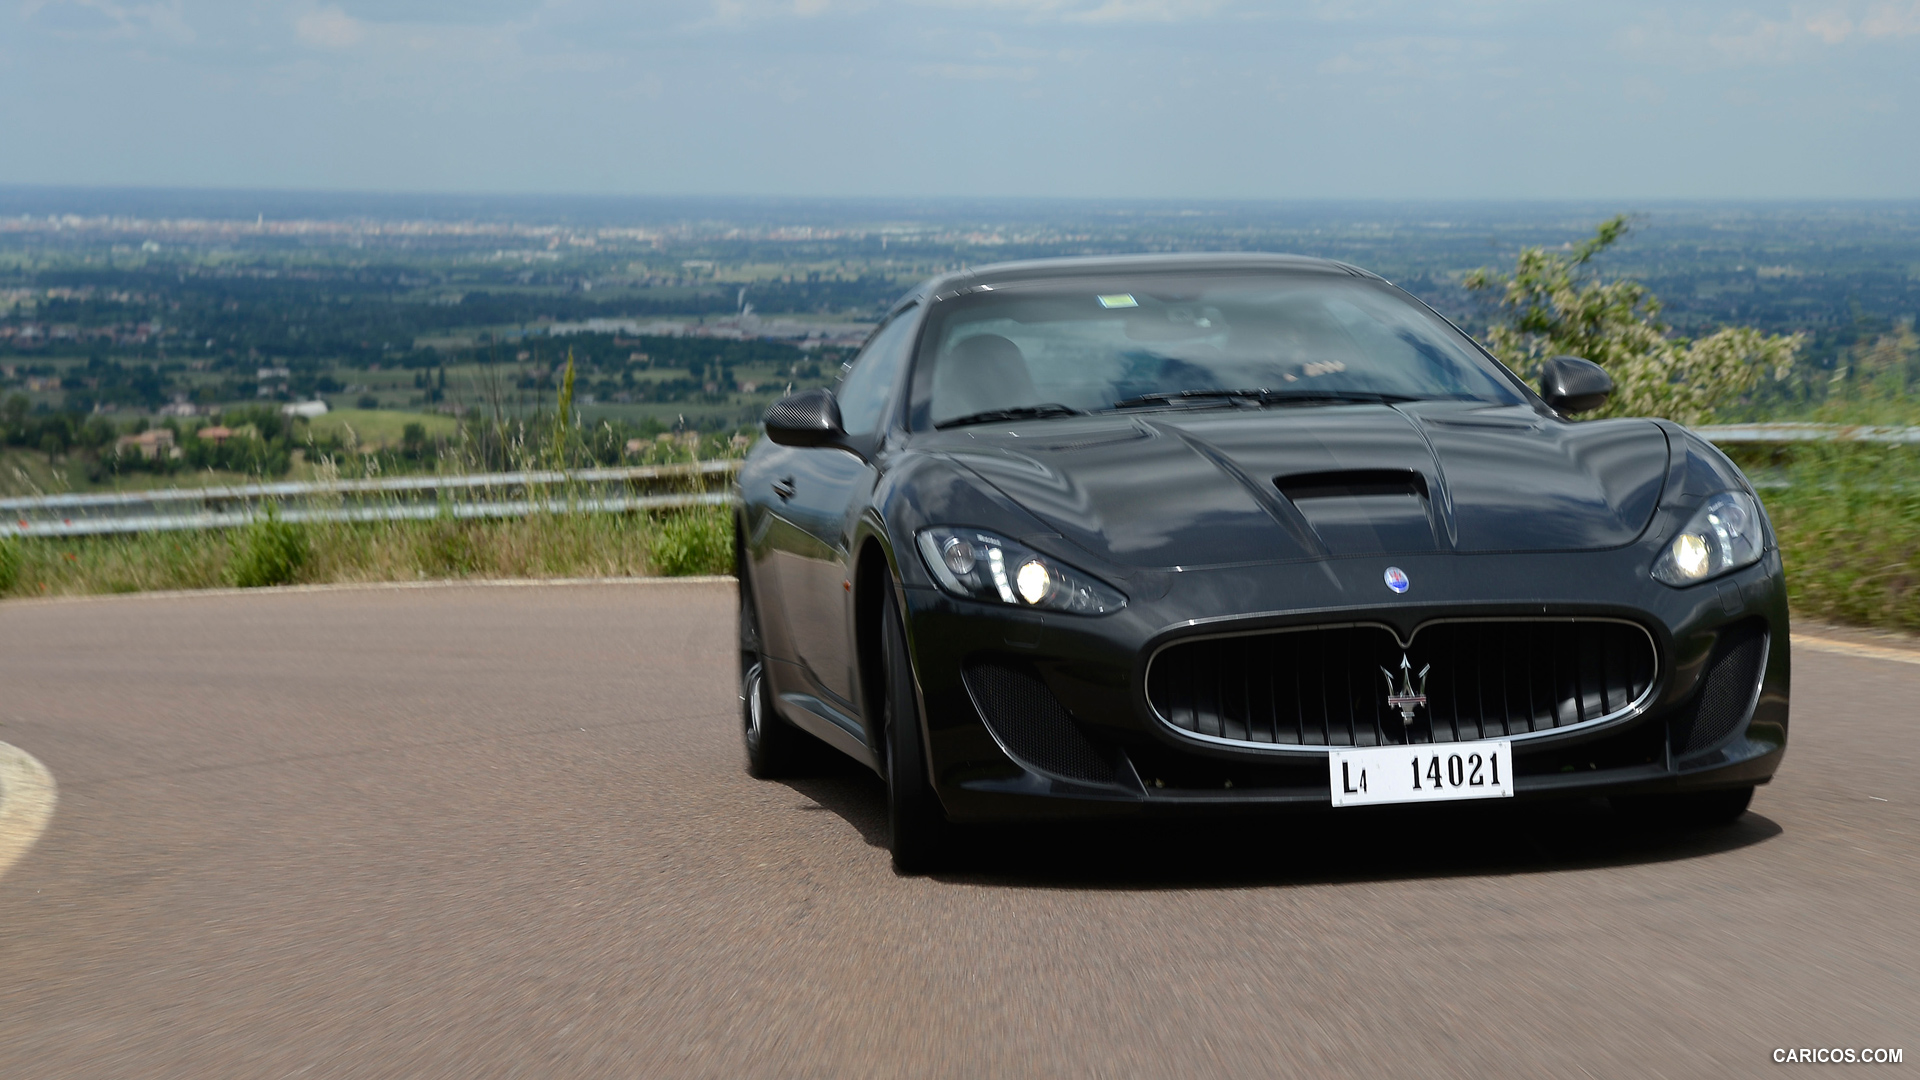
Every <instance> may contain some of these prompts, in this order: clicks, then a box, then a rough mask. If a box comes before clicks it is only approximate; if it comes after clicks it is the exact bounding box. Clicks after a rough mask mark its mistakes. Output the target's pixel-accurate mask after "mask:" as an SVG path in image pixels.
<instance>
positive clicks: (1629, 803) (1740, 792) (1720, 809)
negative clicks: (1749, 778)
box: [1611, 784, 1753, 829]
mask: <svg viewBox="0 0 1920 1080" xmlns="http://www.w3.org/2000/svg"><path fill="white" fill-rule="evenodd" d="M1611 801H1612V802H1613V809H1614V812H1615V813H1617V814H1619V815H1620V816H1622V817H1624V818H1626V819H1627V820H1628V821H1630V822H1632V823H1634V824H1635V825H1639V826H1642V827H1645V828H1663V827H1664V828H1673V829H1700V828H1706V827H1708V826H1712V825H1730V824H1732V823H1733V822H1734V821H1735V820H1736V819H1738V818H1739V817H1740V815H1742V814H1744V813H1746V812H1747V804H1749V803H1751V802H1752V801H1753V785H1751V784H1749V785H1747V786H1746V787H1737V788H1724V789H1722V790H1719V791H1688V792H1683V793H1681V794H1677V795H1632V796H1627V795H1616V796H1614V797H1613V799H1612V800H1611Z"/></svg>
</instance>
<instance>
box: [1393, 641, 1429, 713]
mask: <svg viewBox="0 0 1920 1080" xmlns="http://www.w3.org/2000/svg"><path fill="white" fill-rule="evenodd" d="M1432 670H1433V665H1432V664H1428V665H1427V666H1425V667H1423V668H1421V669H1420V689H1418V690H1415V689H1414V688H1413V664H1412V663H1411V662H1410V661H1408V660H1407V654H1406V653H1401V654H1400V689H1399V690H1398V691H1397V692H1396V691H1395V690H1394V688H1393V672H1391V671H1388V670H1387V669H1386V668H1381V669H1380V674H1382V675H1385V676H1386V677H1387V704H1388V705H1389V706H1391V707H1393V708H1396V709H1399V710H1400V719H1401V721H1402V722H1403V723H1406V724H1408V725H1411V724H1412V723H1413V710H1415V709H1417V708H1419V707H1420V706H1422V705H1425V704H1426V703H1427V672H1429V671H1432Z"/></svg>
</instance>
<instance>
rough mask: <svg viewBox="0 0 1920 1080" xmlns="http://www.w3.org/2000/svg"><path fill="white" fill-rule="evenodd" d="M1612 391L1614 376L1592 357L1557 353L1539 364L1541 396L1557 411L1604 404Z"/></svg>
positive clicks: (1589, 408) (1587, 409)
mask: <svg viewBox="0 0 1920 1080" xmlns="http://www.w3.org/2000/svg"><path fill="white" fill-rule="evenodd" d="M1612 393H1613V376H1611V375H1609V374H1607V369H1606V368H1603V367H1601V366H1600V365H1599V364H1596V363H1594V362H1593V361H1591V360H1582V359H1581V358H1579V357H1577V356H1555V357H1551V358H1549V359H1548V360H1547V362H1546V363H1544V364H1541V365H1540V396H1541V397H1543V398H1545V399H1546V400H1547V404H1548V405H1549V406H1551V407H1552V408H1553V411H1555V412H1558V413H1565V414H1567V415H1572V414H1574V413H1583V412H1591V411H1592V410H1594V409H1597V408H1599V407H1600V406H1602V405H1605V404H1606V403H1607V398H1608V397H1609V396H1610V395H1612Z"/></svg>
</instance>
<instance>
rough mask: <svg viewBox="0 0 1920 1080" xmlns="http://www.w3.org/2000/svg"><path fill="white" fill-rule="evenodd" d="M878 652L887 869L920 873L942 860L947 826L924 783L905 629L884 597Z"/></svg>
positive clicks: (923, 752) (935, 798)
mask: <svg viewBox="0 0 1920 1080" xmlns="http://www.w3.org/2000/svg"><path fill="white" fill-rule="evenodd" d="M880 638H881V653H882V657H883V659H884V661H885V663H886V670H885V672H884V673H883V676H884V678H883V681H882V689H881V692H882V693H883V694H884V695H885V700H884V701H883V703H882V705H883V714H882V715H883V723H882V728H881V730H882V732H883V733H884V738H885V742H886V764H887V822H888V824H889V825H890V826H891V827H892V837H893V839H892V845H891V846H892V849H893V869H894V871H895V872H896V873H900V874H924V873H927V872H928V871H930V870H935V869H938V868H939V867H940V866H941V865H942V864H943V863H944V862H945V860H946V856H947V852H948V847H949V845H950V842H951V832H952V827H951V826H950V825H948V823H947V816H946V811H945V810H943V809H942V808H941V806H940V797H939V796H938V795H936V794H935V793H934V790H933V785H932V784H931V783H929V782H928V781H927V756H926V750H925V746H924V743H923V742H922V737H921V727H920V707H919V703H918V695H916V694H915V693H914V688H913V665H912V661H911V660H909V658H908V656H907V635H906V629H905V627H904V626H903V625H902V624H901V621H900V610H899V608H898V607H897V606H896V605H895V603H894V599H893V596H892V595H891V594H889V595H888V596H887V597H886V598H885V599H884V600H883V601H882V604H881V627H880Z"/></svg>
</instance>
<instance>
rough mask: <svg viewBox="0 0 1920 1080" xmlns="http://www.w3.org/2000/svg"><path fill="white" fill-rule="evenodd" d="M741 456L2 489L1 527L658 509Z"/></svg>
mask: <svg viewBox="0 0 1920 1080" xmlns="http://www.w3.org/2000/svg"><path fill="white" fill-rule="evenodd" d="M739 468H740V463H739V462H738V461H709V462H701V463H698V464H694V465H660V466H643V467H637V468H621V469H570V470H553V471H534V472H513V473H473V474H465V475H458V476H404V477H396V478H393V479H388V480H339V481H334V482H331V483H280V484H246V485H241V486H235V487H207V488H163V489H157V490H154V491H128V492H113V493H108V494H94V495H38V496H32V497H26V498H8V499H0V537H4V536H97V535H101V534H105V533H130V532H163V531H168V530H178V529H223V528H232V527H235V526H239V525H245V524H247V523H248V522H250V521H252V520H254V519H255V518H256V517H258V516H260V515H262V514H264V513H266V510H267V507H268V506H273V507H275V508H276V510H277V512H278V513H279V514H280V516H281V517H283V518H285V519H286V520H288V521H306V522H330V521H342V522H347V521H407V520H427V519H431V518H436V517H440V516H443V515H445V516H450V517H456V518H496V517H524V516H526V515H528V514H533V513H562V512H588V513H608V512H614V511H639V510H658V509H665V508H670V507H682V506H714V505H721V504H724V503H726V502H727V501H728V500H729V499H731V497H732V496H731V495H730V494H729V493H727V492H726V491H714V490H709V489H710V488H711V487H712V486H713V484H714V481H715V480H717V479H719V478H723V477H728V476H731V475H732V474H733V473H734V472H736V471H738V469H739Z"/></svg>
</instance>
